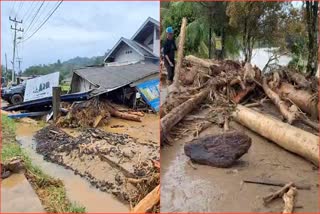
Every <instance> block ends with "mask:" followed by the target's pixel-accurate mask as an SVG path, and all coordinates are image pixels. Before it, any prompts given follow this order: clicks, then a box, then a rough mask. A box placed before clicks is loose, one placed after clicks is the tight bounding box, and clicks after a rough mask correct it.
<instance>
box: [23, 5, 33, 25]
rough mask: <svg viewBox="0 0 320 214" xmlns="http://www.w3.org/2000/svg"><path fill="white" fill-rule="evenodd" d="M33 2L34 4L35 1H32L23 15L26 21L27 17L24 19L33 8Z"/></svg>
mask: <svg viewBox="0 0 320 214" xmlns="http://www.w3.org/2000/svg"><path fill="white" fill-rule="evenodd" d="M33 4H34V1H32V2H31V4H30V7H29V9H27V10H26V12H25V13H24V15H23V17H22V20H24V21H25V19H24V18H25V17H26V16H27V14H29V13H30V11H32V9H31V8H32V6H33Z"/></svg>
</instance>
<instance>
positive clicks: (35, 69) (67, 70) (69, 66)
mask: <svg viewBox="0 0 320 214" xmlns="http://www.w3.org/2000/svg"><path fill="white" fill-rule="evenodd" d="M104 58H105V55H104V56H95V57H75V58H72V59H69V60H67V61H64V62H61V61H60V60H57V62H55V63H52V64H47V65H45V64H43V65H33V66H30V67H28V68H27V69H25V71H24V72H22V73H21V75H22V76H33V75H35V76H37V75H46V74H50V73H53V72H57V71H59V72H60V82H61V81H62V80H64V79H66V78H70V77H71V75H72V70H73V69H75V68H80V67H85V66H89V65H101V64H103V60H104ZM1 69H2V72H3V77H5V79H6V80H11V75H12V70H11V69H9V68H8V72H5V71H6V69H5V67H4V66H1Z"/></svg>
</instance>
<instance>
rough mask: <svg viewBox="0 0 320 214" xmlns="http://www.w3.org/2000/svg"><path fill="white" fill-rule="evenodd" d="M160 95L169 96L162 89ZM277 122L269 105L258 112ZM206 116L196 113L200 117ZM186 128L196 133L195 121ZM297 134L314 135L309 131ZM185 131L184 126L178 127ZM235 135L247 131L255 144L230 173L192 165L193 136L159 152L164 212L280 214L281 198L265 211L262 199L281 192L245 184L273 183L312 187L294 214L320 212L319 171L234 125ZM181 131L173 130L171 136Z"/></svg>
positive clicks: (213, 127)
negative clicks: (187, 145) (190, 145)
mask: <svg viewBox="0 0 320 214" xmlns="http://www.w3.org/2000/svg"><path fill="white" fill-rule="evenodd" d="M162 91H164V92H165V91H166V90H165V89H162ZM256 110H259V111H262V112H263V113H268V114H270V115H272V116H275V117H278V116H279V114H278V112H276V109H272V108H270V105H268V104H267V103H266V105H265V106H264V107H263V108H259V109H256ZM204 112H205V110H203V111H198V112H192V113H191V114H193V115H196V116H201V115H202V114H203V113H204ZM182 123H188V128H189V129H192V128H191V127H196V122H195V121H193V122H192V121H186V120H185V121H183V122H182ZM295 125H297V126H298V127H299V128H303V129H304V130H307V131H310V132H312V133H314V134H315V133H316V132H315V131H314V130H312V129H310V128H309V127H305V126H304V125H301V124H295ZM179 126H180V128H181V129H183V128H185V127H182V126H181V124H179V125H178V127H179ZM230 128H231V129H236V130H239V131H243V132H244V133H246V134H247V135H248V136H249V137H251V139H252V145H251V148H250V149H249V151H248V153H247V154H245V155H244V156H243V157H241V158H240V160H239V161H238V162H237V163H236V164H235V165H234V166H232V167H231V168H227V169H223V168H216V167H211V166H206V165H198V164H190V161H189V158H188V157H187V156H186V155H185V153H184V145H185V143H186V142H188V141H190V140H192V139H193V136H192V132H190V133H185V135H184V136H182V135H180V137H181V138H176V139H175V138H173V139H174V141H173V145H172V146H166V147H164V148H163V149H161V212H282V209H283V200H282V199H281V198H279V199H277V200H275V201H274V202H272V203H270V204H269V205H268V206H264V205H263V200H262V198H263V197H264V196H266V195H268V194H269V193H271V192H274V191H276V190H278V189H279V187H274V186H266V185H257V184H248V183H243V182H242V180H244V179H252V180H270V181H281V182H284V183H289V182H290V181H292V182H294V183H296V184H303V185H310V186H311V189H310V190H300V189H299V190H298V195H297V197H296V203H295V205H296V206H297V207H300V208H296V209H295V212H319V207H318V201H319V199H318V196H319V194H318V175H319V174H318V169H317V168H316V167H315V166H314V165H313V164H311V163H310V162H308V161H306V160H305V159H303V158H301V157H299V156H297V155H295V154H293V153H290V152H288V151H286V150H284V149H283V148H281V147H279V146H277V145H276V144H274V143H272V142H271V141H269V140H267V139H265V138H263V137H261V136H260V135H258V134H256V133H254V132H252V131H251V130H249V129H247V128H245V127H243V126H242V125H240V124H238V123H235V122H231V123H230ZM177 130H179V128H177V129H174V130H173V131H172V132H174V131H177ZM222 132H223V127H221V126H220V127H219V126H217V125H211V126H210V127H209V128H207V129H206V130H204V131H203V132H201V134H200V135H199V136H200V137H201V136H205V135H208V134H218V133H222Z"/></svg>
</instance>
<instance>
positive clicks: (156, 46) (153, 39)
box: [143, 26, 160, 56]
mask: <svg viewBox="0 0 320 214" xmlns="http://www.w3.org/2000/svg"><path fill="white" fill-rule="evenodd" d="M143 45H144V46H146V47H148V48H150V50H152V52H153V54H154V55H156V56H159V55H160V52H159V51H160V32H159V29H158V27H157V26H154V28H153V32H152V34H150V35H149V36H148V37H147V38H146V39H145V40H144V41H143Z"/></svg>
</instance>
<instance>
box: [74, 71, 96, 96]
mask: <svg viewBox="0 0 320 214" xmlns="http://www.w3.org/2000/svg"><path fill="white" fill-rule="evenodd" d="M93 88H95V86H94V85H92V84H91V83H90V82H88V81H87V80H85V79H83V78H82V77H80V76H78V75H77V74H73V78H72V82H71V92H72V93H76V92H85V91H89V90H90V89H93Z"/></svg>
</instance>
